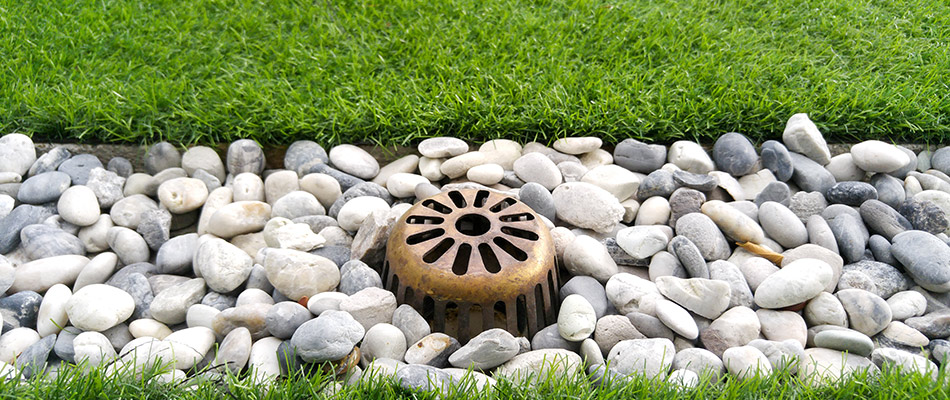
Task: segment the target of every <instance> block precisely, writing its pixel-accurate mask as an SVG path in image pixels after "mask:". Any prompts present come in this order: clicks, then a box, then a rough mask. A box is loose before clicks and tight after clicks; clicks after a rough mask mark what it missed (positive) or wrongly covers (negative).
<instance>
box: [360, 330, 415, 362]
mask: <svg viewBox="0 0 950 400" xmlns="http://www.w3.org/2000/svg"><path fill="white" fill-rule="evenodd" d="M407 348H408V346H407V345H406V336H405V335H404V334H403V333H402V331H401V330H399V328H397V327H395V326H393V325H390V324H376V325H373V327H372V328H369V329H368V330H367V331H366V335H365V336H364V337H363V343H362V345H361V346H360V351H361V353H362V359H361V362H362V364H363V365H366V364H369V363H371V362H373V360H376V359H377V358H388V359H392V360H396V361H402V359H403V356H404V355H405V354H406V350H407Z"/></svg>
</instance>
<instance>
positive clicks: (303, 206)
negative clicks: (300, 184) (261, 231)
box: [271, 190, 326, 219]
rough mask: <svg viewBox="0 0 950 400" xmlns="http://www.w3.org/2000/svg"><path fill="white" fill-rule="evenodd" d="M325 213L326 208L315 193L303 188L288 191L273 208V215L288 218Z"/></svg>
mask: <svg viewBox="0 0 950 400" xmlns="http://www.w3.org/2000/svg"><path fill="white" fill-rule="evenodd" d="M324 214H326V209H324V208H323V205H322V204H320V201H319V200H317V198H316V197H314V195H312V194H310V193H308V192H305V191H302V190H295V191H291V192H289V193H287V194H286V195H284V196H282V197H281V198H280V199H277V201H275V202H274V203H273V207H272V208H271V217H282V218H287V219H296V218H301V217H307V216H311V215H324Z"/></svg>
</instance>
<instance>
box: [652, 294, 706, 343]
mask: <svg viewBox="0 0 950 400" xmlns="http://www.w3.org/2000/svg"><path fill="white" fill-rule="evenodd" d="M655 307H656V309H655V312H656V317H657V318H658V319H659V320H660V322H663V324H664V325H666V326H667V327H669V328H670V329H671V330H673V332H676V333H677V334H678V335H680V336H682V337H684V338H686V339H688V340H693V339H696V338H697V337H699V327H698V326H697V325H696V321H694V320H693V317H692V316H690V315H689V312H688V311H686V309H684V308H683V307H680V306H679V305H677V304H676V303H674V302H672V301H669V300H666V299H659V300H657V301H656V305H655Z"/></svg>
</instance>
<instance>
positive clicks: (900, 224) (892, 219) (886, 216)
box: [860, 200, 913, 240]
mask: <svg viewBox="0 0 950 400" xmlns="http://www.w3.org/2000/svg"><path fill="white" fill-rule="evenodd" d="M860 212H861V220H862V221H865V225H867V227H868V230H869V231H870V233H876V234H879V235H881V236H883V237H884V238H885V239H887V240H892V239H893V238H894V236H896V235H897V234H899V233H901V232H904V231H907V230H911V229H913V226H912V225H911V223H910V221H907V219H906V218H904V216H902V215H900V213H898V212H897V210H895V209H893V208H891V206H889V205H887V204H884V203H883V202H881V201H878V200H868V201H865V202H864V204H861V208H860Z"/></svg>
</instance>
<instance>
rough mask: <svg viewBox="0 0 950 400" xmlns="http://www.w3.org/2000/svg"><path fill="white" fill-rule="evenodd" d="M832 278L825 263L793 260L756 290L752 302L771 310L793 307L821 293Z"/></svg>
mask: <svg viewBox="0 0 950 400" xmlns="http://www.w3.org/2000/svg"><path fill="white" fill-rule="evenodd" d="M833 276H834V271H832V269H831V266H829V265H828V263H826V262H824V261H821V260H817V259H811V258H803V259H800V260H796V261H794V262H792V263H790V264H788V265H786V266H785V267H783V268H782V269H780V270H779V271H778V272H776V273H774V274H772V275H769V276H768V277H767V278H765V280H764V281H762V283H761V284H759V286H758V288H756V290H755V303H756V304H758V305H759V306H760V307H764V308H773V309H778V308H785V307H789V306H793V305H796V304H798V303H801V302H804V301H807V300H809V299H811V298H813V297H815V296H817V295H818V294H819V293H821V292H822V291H824V289H825V286H827V285H828V282H829V281H831V279H832V277H833Z"/></svg>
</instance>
